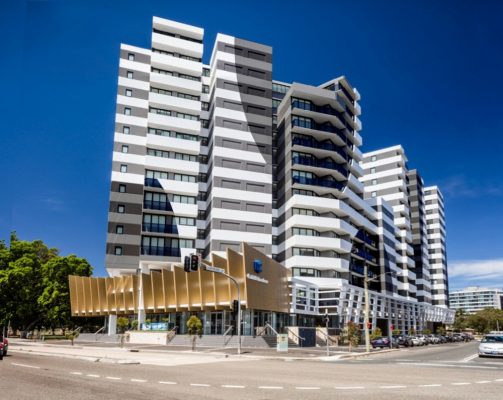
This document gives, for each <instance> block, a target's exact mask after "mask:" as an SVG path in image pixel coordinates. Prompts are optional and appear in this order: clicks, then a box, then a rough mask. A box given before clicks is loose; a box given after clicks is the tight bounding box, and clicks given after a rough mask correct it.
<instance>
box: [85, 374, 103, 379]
mask: <svg viewBox="0 0 503 400" xmlns="http://www.w3.org/2000/svg"><path fill="white" fill-rule="evenodd" d="M86 376H88V377H89V378H99V377H100V376H99V375H96V374H87V375H86Z"/></svg>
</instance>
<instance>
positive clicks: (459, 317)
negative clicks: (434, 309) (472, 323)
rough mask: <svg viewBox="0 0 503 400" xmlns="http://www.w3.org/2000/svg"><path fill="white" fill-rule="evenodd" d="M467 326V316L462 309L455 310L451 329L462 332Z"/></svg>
mask: <svg viewBox="0 0 503 400" xmlns="http://www.w3.org/2000/svg"><path fill="white" fill-rule="evenodd" d="M467 325H468V315H467V314H466V312H465V311H464V310H463V309H458V310H456V315H455V317H454V324H452V329H453V330H454V331H458V332H459V331H463V330H465V329H466V328H467Z"/></svg>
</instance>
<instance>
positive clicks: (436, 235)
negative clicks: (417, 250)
mask: <svg viewBox="0 0 503 400" xmlns="http://www.w3.org/2000/svg"><path fill="white" fill-rule="evenodd" d="M424 204H425V212H426V228H427V238H428V259H429V264H430V276H431V294H432V304H433V305H436V306H440V307H449V275H448V271H447V252H446V244H445V236H446V231H445V212H444V197H443V196H442V192H441V191H440V189H439V188H438V187H437V186H429V187H425V188H424Z"/></svg>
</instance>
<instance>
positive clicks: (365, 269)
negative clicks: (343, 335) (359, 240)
mask: <svg viewBox="0 0 503 400" xmlns="http://www.w3.org/2000/svg"><path fill="white" fill-rule="evenodd" d="M363 274H364V277H363V288H364V290H365V319H364V320H363V324H364V325H365V351H366V352H367V353H370V332H369V312H370V306H369V302H370V299H369V277H368V266H367V263H366V262H365V263H364V266H363Z"/></svg>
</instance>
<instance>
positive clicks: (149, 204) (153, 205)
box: [143, 200, 173, 211]
mask: <svg viewBox="0 0 503 400" xmlns="http://www.w3.org/2000/svg"><path fill="white" fill-rule="evenodd" d="M143 208H146V209H149V210H163V211H173V209H172V208H171V203H168V202H166V201H156V200H144V201H143Z"/></svg>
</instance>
